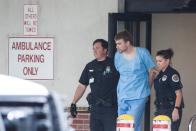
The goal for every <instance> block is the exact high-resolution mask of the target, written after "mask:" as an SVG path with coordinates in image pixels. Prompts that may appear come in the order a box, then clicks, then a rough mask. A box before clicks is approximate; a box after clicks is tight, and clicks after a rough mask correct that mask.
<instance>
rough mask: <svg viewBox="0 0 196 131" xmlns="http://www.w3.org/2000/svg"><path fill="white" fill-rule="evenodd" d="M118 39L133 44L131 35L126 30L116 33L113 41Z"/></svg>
mask: <svg viewBox="0 0 196 131" xmlns="http://www.w3.org/2000/svg"><path fill="white" fill-rule="evenodd" d="M120 39H123V40H124V41H125V42H127V41H130V43H131V44H132V42H133V38H132V34H131V33H130V32H128V31H127V30H124V31H121V32H119V33H117V34H116V36H115V37H114V40H120Z"/></svg>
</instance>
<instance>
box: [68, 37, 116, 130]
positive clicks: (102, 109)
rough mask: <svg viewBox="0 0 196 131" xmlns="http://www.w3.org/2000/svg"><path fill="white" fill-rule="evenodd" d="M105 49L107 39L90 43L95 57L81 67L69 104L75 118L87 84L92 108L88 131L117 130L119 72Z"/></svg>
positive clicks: (106, 47) (106, 48)
mask: <svg viewBox="0 0 196 131" xmlns="http://www.w3.org/2000/svg"><path fill="white" fill-rule="evenodd" d="M107 51H108V42H107V41H105V40H104V39H96V40H95V41H94V42H93V52H94V56H95V59H94V60H93V61H91V62H89V63H88V64H87V65H86V67H85V68H84V70H83V72H82V74H81V77H80V79H79V85H78V87H77V89H76V92H75V95H74V98H73V101H72V104H71V115H72V116H73V117H76V115H77V110H76V103H77V102H78V100H79V99H80V98H81V97H82V96H83V94H84V92H85V90H86V87H87V86H88V85H90V88H91V93H90V95H88V98H87V99H88V102H89V104H90V107H91V109H90V113H91V115H90V130H91V131H115V130H116V118H117V95H116V87H117V83H118V79H119V74H118V72H117V71H116V69H115V67H114V63H113V60H112V59H110V58H109V57H107Z"/></svg>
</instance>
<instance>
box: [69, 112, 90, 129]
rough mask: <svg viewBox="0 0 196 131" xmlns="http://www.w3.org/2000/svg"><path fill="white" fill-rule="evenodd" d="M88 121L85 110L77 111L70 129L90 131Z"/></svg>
mask: <svg viewBox="0 0 196 131" xmlns="http://www.w3.org/2000/svg"><path fill="white" fill-rule="evenodd" d="M89 119H90V114H89V112H88V111H87V110H86V109H85V110H84V109H83V110H79V111H78V115H77V117H76V118H74V119H73V123H72V127H73V128H74V129H75V131H90V128H89V123H90V120H89Z"/></svg>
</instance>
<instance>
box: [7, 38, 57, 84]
mask: <svg viewBox="0 0 196 131" xmlns="http://www.w3.org/2000/svg"><path fill="white" fill-rule="evenodd" d="M53 46H54V38H53V37H9V75H11V76H16V77H20V78H23V79H34V80H44V79H54V78H53V65H54V64H53V51H54V49H53Z"/></svg>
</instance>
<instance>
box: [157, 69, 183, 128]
mask: <svg viewBox="0 0 196 131" xmlns="http://www.w3.org/2000/svg"><path fill="white" fill-rule="evenodd" d="M182 87H183V86H182V83H181V80H180V74H179V73H178V71H176V70H175V69H173V68H172V67H171V66H168V67H167V69H166V70H165V71H164V72H162V71H161V72H160V73H159V74H158V76H157V77H156V78H155V80H154V88H155V93H156V100H155V105H156V112H155V116H157V115H167V116H169V117H170V119H171V120H172V112H173V110H174V106H175V100H176V94H175V91H176V90H179V89H181V88H182ZM183 107H184V103H183V100H182V103H181V105H180V109H179V110H178V112H179V117H180V119H179V120H177V121H175V122H173V121H172V125H171V131H178V129H179V126H180V122H181V117H182V108H183Z"/></svg>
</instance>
